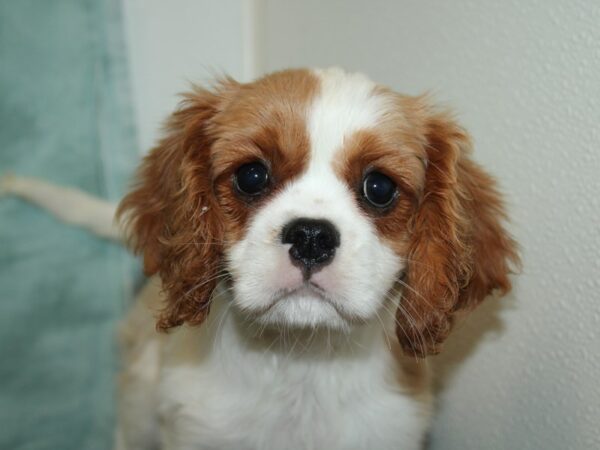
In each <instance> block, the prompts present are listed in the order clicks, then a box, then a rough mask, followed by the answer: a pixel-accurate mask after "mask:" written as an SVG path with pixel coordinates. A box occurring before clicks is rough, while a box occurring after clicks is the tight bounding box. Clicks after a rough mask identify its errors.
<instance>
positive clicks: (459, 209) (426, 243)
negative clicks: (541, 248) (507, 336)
mask: <svg viewBox="0 0 600 450" xmlns="http://www.w3.org/2000/svg"><path fill="white" fill-rule="evenodd" d="M426 138H427V157H428V167H427V171H426V181H425V189H424V197H423V200H422V202H421V204H420V205H419V208H418V210H417V212H416V214H415V216H414V218H413V221H412V228H411V229H412V235H411V240H410V245H409V254H408V271H407V274H406V280H405V281H406V284H405V288H404V294H403V298H402V299H401V301H400V307H399V308H398V313H397V320H398V327H397V335H398V339H399V340H400V343H401V344H402V347H403V348H404V350H405V351H407V352H408V353H411V354H415V355H417V356H421V357H425V356H426V355H428V354H436V353H438V352H439V351H440V349H441V343H442V342H443V341H444V340H445V339H446V337H447V336H448V334H449V332H450V330H451V328H452V324H453V320H454V317H455V315H456V313H458V312H459V311H466V310H469V309H471V308H474V307H475V306H476V305H478V304H479V303H480V302H481V301H482V300H483V299H484V298H485V297H486V296H487V295H488V294H490V293H491V292H492V291H494V290H496V289H498V290H500V291H501V292H502V293H506V292H508V291H509V290H510V288H511V282H510V279H509V277H508V275H509V273H511V267H512V266H518V264H519V257H518V254H517V248H516V244H515V242H514V241H513V239H512V238H511V237H510V235H509V234H508V233H507V231H506V230H505V229H504V227H503V224H502V222H503V221H504V220H505V219H506V215H505V212H504V206H503V202H502V200H501V197H500V194H499V193H498V191H497V190H496V186H495V182H494V180H493V179H492V178H491V177H490V176H489V175H488V174H487V173H486V172H484V171H483V169H482V168H481V167H479V166H478V165H477V164H476V163H475V162H473V161H472V160H471V159H469V152H470V141H469V137H468V136H467V134H466V133H465V132H464V130H462V128H460V127H459V126H458V125H457V124H456V123H455V122H454V121H453V120H452V119H451V118H450V117H449V116H448V115H447V114H442V113H439V114H434V115H433V116H432V117H430V118H429V119H428V121H427V124H426Z"/></svg>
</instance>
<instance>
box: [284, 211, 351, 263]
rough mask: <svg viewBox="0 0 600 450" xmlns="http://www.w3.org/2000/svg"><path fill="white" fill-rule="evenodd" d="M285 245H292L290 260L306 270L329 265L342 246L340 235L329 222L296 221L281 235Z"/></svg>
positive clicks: (285, 228) (303, 219)
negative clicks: (337, 249)
mask: <svg viewBox="0 0 600 450" xmlns="http://www.w3.org/2000/svg"><path fill="white" fill-rule="evenodd" d="M281 241H282V242H283V243H284V244H292V247H291V248H290V258H291V259H292V261H293V262H297V263H300V264H302V266H303V267H304V268H305V269H308V270H310V269H314V268H315V266H323V265H326V264H329V263H330V262H331V261H332V260H333V257H334V255H335V249H336V248H337V247H339V245H340V234H339V232H338V231H337V229H336V228H335V226H334V225H333V224H332V223H331V222H329V221H327V220H319V219H305V218H302V219H296V220H294V221H292V222H290V223H288V224H287V225H286V226H285V227H284V228H283V232H282V235H281Z"/></svg>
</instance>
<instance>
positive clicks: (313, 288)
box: [255, 280, 362, 323]
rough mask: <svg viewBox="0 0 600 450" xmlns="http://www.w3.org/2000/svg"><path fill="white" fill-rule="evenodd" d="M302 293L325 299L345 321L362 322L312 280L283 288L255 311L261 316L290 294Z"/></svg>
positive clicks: (321, 299) (320, 299)
mask: <svg viewBox="0 0 600 450" xmlns="http://www.w3.org/2000/svg"><path fill="white" fill-rule="evenodd" d="M302 293H306V294H311V295H313V296H315V297H317V301H323V302H325V303H327V304H328V305H330V306H331V307H332V308H333V309H335V311H336V312H337V313H338V315H339V316H340V317H341V318H342V319H344V320H345V321H347V322H349V323H354V322H357V323H361V322H362V319H360V318H359V317H354V316H352V315H348V313H347V312H346V311H344V310H343V309H342V308H341V307H340V305H338V304H337V303H336V302H335V301H333V300H332V299H331V298H330V297H329V296H328V295H327V291H325V289H323V288H322V287H321V286H319V285H318V284H317V283H315V282H313V281H310V280H308V281H305V282H303V283H302V284H301V285H299V286H296V287H294V288H290V289H284V290H281V291H280V292H278V294H277V295H276V296H275V297H274V299H273V301H271V303H269V305H267V306H266V307H265V308H262V309H261V310H260V311H256V312H255V313H256V314H257V315H259V316H260V315H264V314H267V313H268V312H269V311H270V310H271V309H273V308H274V307H275V306H276V305H277V304H279V303H280V302H282V301H286V300H287V299H288V297H289V296H291V295H294V294H302Z"/></svg>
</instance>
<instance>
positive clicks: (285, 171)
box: [119, 70, 318, 330]
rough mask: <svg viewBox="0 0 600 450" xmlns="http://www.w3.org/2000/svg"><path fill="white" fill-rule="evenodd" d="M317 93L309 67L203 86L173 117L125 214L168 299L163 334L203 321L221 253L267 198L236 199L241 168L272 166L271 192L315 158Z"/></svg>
mask: <svg viewBox="0 0 600 450" xmlns="http://www.w3.org/2000/svg"><path fill="white" fill-rule="evenodd" d="M317 90H318V81H317V79H316V78H315V77H314V76H313V75H311V74H310V72H308V71H305V70H291V71H285V72H279V73H274V74H272V75H269V76H267V77H264V78H262V79H260V80H258V81H256V82H254V83H249V84H239V83H237V82H235V81H233V80H231V79H226V80H223V81H221V82H220V83H218V84H217V86H216V87H215V89H214V90H213V91H208V90H205V89H196V90H194V91H193V92H192V93H190V94H188V95H186V97H185V100H184V102H183V103H182V105H181V108H180V109H179V110H178V111H176V112H175V113H174V114H173V115H172V116H171V118H170V119H169V122H168V125H167V136H166V137H165V138H164V139H162V140H161V141H160V143H159V145H158V146H157V147H156V148H154V149H153V150H152V151H151V152H150V153H149V154H148V156H147V157H146V158H145V159H144V161H143V162H142V165H141V167H140V169H139V171H138V181H137V184H136V186H135V187H134V189H133V190H132V191H131V192H130V193H129V194H128V195H127V196H126V197H125V198H124V200H123V201H122V203H121V205H120V207H119V216H120V217H122V218H123V219H124V220H125V221H126V223H127V225H128V229H129V231H130V233H131V240H132V244H133V246H134V248H135V249H136V250H137V251H138V252H141V253H143V255H144V268H145V271H146V272H147V273H148V274H152V273H155V272H158V273H159V274H160V276H161V279H162V282H163V287H164V289H165V291H166V294H167V299H166V305H165V307H164V309H163V311H162V313H161V315H160V317H159V319H158V324H157V327H158V328H159V329H162V330H166V329H169V328H171V327H174V326H178V325H181V324H183V323H184V322H187V323H190V324H199V323H201V322H203V321H204V319H205V318H206V316H207V314H208V311H209V308H210V300H211V295H212V292H213V290H214V288H215V286H216V284H217V283H218V281H219V279H221V278H223V277H224V276H225V275H226V272H225V270H224V269H225V268H224V267H223V249H224V248H225V246H227V245H230V243H231V242H232V241H235V240H238V239H240V238H241V237H242V235H243V230H244V227H245V225H246V223H247V220H248V218H249V216H250V215H251V213H252V211H253V210H255V209H256V207H257V206H258V204H260V202H262V201H264V200H265V198H267V197H266V196H265V197H263V198H262V199H258V200H256V201H254V202H248V201H245V200H244V199H243V198H241V197H240V196H239V195H238V194H236V193H235V192H234V189H233V183H232V177H233V174H234V173H235V170H236V169H237V168H238V167H239V165H241V164H243V163H246V162H250V161H256V160H261V161H264V162H266V163H267V165H268V166H269V167H270V168H271V171H272V173H271V178H272V186H271V191H270V193H271V194H272V193H273V192H275V191H276V190H277V189H280V188H281V186H282V185H283V184H284V183H286V182H287V181H289V180H290V179H292V178H293V177H295V176H297V175H299V174H300V173H301V172H302V171H303V169H304V167H305V166H306V163H307V161H308V155H309V141H308V134H307V131H306V120H305V117H306V109H307V105H308V104H309V102H310V101H311V99H312V97H313V96H314V95H315V93H316V91H317Z"/></svg>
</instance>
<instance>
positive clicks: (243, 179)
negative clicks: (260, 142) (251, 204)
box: [234, 162, 269, 195]
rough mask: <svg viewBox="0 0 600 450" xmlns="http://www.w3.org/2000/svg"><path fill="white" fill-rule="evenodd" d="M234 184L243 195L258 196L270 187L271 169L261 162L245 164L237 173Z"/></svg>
mask: <svg viewBox="0 0 600 450" xmlns="http://www.w3.org/2000/svg"><path fill="white" fill-rule="evenodd" d="M234 182H235V186H236V188H237V189H238V191H240V192H241V193H242V194H246V195H258V194H260V193H261V192H262V191H264V190H265V189H266V188H267V186H268V185H269V169H267V167H266V166H265V165H264V164H263V163H261V162H251V163H248V164H244V165H242V166H240V167H239V169H238V170H237V172H236V173H235V179H234Z"/></svg>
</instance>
